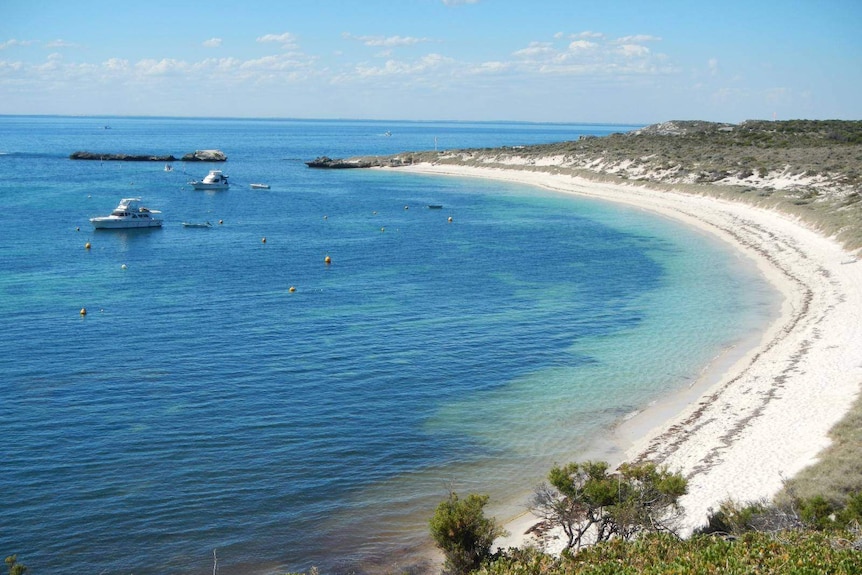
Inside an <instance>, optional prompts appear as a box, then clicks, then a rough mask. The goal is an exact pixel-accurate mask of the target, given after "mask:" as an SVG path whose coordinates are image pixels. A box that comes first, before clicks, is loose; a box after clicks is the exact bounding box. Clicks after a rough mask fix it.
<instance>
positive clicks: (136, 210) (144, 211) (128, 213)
mask: <svg viewBox="0 0 862 575" xmlns="http://www.w3.org/2000/svg"><path fill="white" fill-rule="evenodd" d="M140 202H141V198H123V199H122V200H120V204H119V205H118V206H117V207H116V208H114V211H113V212H111V215H109V216H99V217H96V218H90V223H91V224H93V227H94V228H96V229H97V230H123V229H129V228H160V227H162V220H161V219H160V218H157V217H154V214H160V213H162V212H160V211H159V210H151V209H149V208H145V207H144V206H142V205H141V204H140Z"/></svg>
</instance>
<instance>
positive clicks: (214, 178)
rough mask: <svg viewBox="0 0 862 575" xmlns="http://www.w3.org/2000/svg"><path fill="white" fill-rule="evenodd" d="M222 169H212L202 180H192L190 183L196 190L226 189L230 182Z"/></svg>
mask: <svg viewBox="0 0 862 575" xmlns="http://www.w3.org/2000/svg"><path fill="white" fill-rule="evenodd" d="M227 178H228V177H227V176H226V175H225V174H224V173H223V172H222V171H221V170H210V173H209V174H207V175H206V177H205V178H204V179H202V180H192V181H191V182H189V185H191V187H193V188H194V189H196V190H226V189H227V188H228V186H230V184H229V183H228V181H227Z"/></svg>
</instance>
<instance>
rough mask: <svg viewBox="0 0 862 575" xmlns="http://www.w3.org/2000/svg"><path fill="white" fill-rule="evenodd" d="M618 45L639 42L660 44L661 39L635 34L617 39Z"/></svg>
mask: <svg viewBox="0 0 862 575" xmlns="http://www.w3.org/2000/svg"><path fill="white" fill-rule="evenodd" d="M616 41H617V43H618V44H631V43H636V44H638V43H641V42H660V41H661V38H660V37H658V36H650V35H649V34H636V35H634V36H623V37H622V38H617V40H616Z"/></svg>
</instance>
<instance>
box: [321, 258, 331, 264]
mask: <svg viewBox="0 0 862 575" xmlns="http://www.w3.org/2000/svg"><path fill="white" fill-rule="evenodd" d="M323 263H325V264H331V263H332V258H331V257H329V256H326V257H325V258H323Z"/></svg>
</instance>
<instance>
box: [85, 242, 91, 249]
mask: <svg viewBox="0 0 862 575" xmlns="http://www.w3.org/2000/svg"><path fill="white" fill-rule="evenodd" d="M84 249H85V250H88V249H90V242H87V243H86V244H84Z"/></svg>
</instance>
